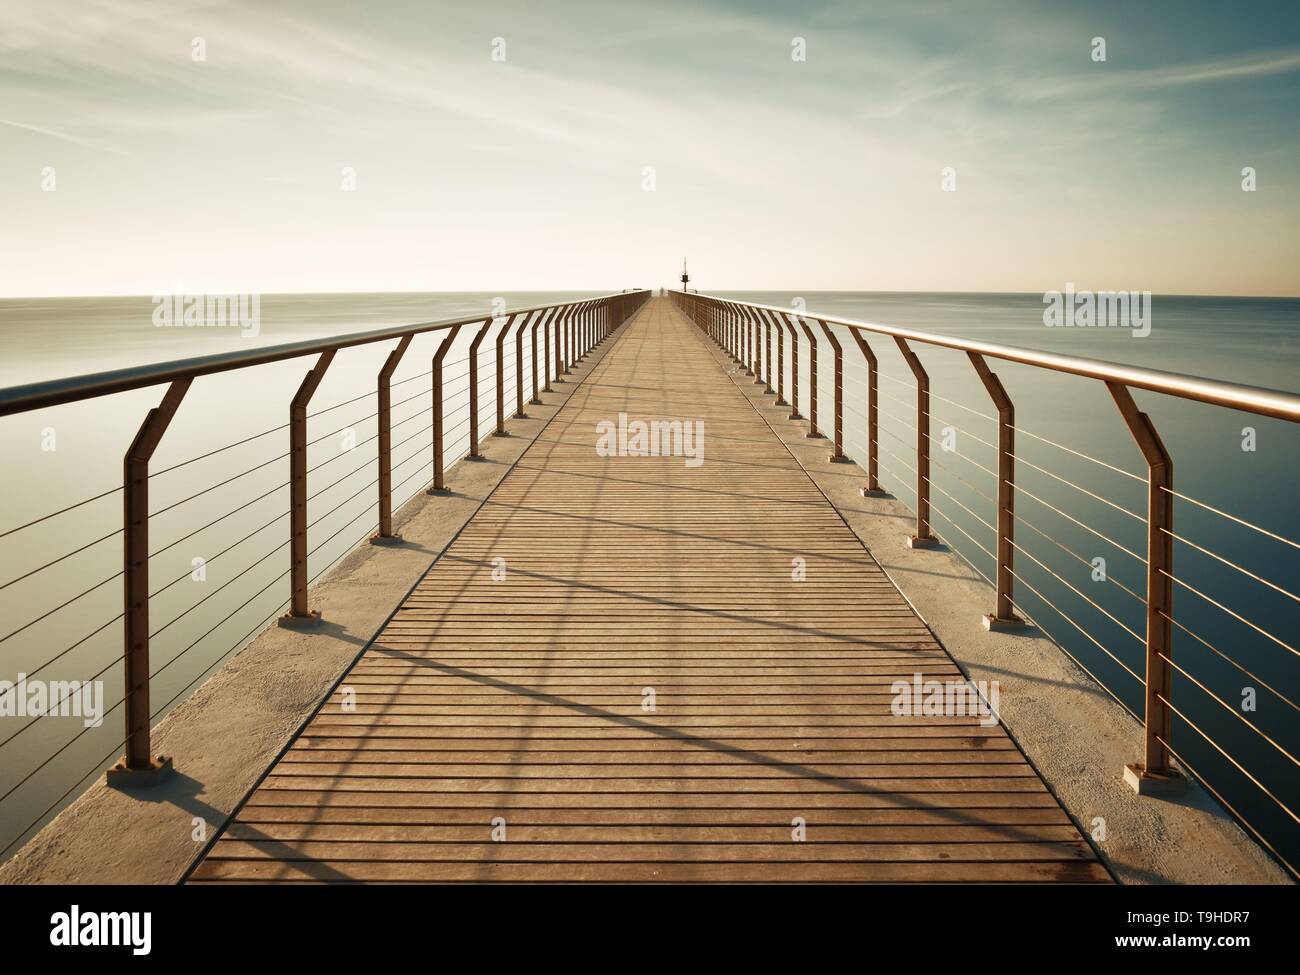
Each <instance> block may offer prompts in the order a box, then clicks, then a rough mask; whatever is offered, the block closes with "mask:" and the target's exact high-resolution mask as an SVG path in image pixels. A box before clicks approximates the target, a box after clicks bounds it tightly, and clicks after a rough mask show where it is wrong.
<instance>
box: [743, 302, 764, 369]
mask: <svg viewBox="0 0 1300 975" xmlns="http://www.w3.org/2000/svg"><path fill="white" fill-rule="evenodd" d="M741 311H742V312H743V313H744V315H745V319H746V320H747V321H748V322H749V327H750V328H752V329H753V330H754V349H753V353H752V358H753V360H754V367H753V376H754V385H755V386H762V385H763V323H762V322H761V321H760V320H759V318H758V316H757V315H755V314H754V310H753V309H752V308H750V307H749V306H747V305H741ZM768 358H769V359H770V358H771V356H768ZM768 388H769V389H771V385H770V384H769V385H768Z"/></svg>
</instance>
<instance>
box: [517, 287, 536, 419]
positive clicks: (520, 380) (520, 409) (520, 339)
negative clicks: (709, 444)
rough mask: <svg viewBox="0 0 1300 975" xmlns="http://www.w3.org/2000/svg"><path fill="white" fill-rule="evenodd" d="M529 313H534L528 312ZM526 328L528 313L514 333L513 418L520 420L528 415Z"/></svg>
mask: <svg viewBox="0 0 1300 975" xmlns="http://www.w3.org/2000/svg"><path fill="white" fill-rule="evenodd" d="M528 314H529V315H532V314H535V313H533V312H529V313H528ZM527 328H528V315H525V316H524V320H523V321H522V322H520V323H519V331H517V332H516V333H515V419H516V420H522V419H524V418H525V417H527V416H528V414H527V413H525V412H524V330H525V329H527Z"/></svg>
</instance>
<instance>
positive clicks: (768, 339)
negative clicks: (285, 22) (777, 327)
mask: <svg viewBox="0 0 1300 975" xmlns="http://www.w3.org/2000/svg"><path fill="white" fill-rule="evenodd" d="M758 314H759V315H760V317H762V320H763V323H764V326H765V328H764V331H763V352H764V354H765V355H766V356H767V364H766V366H765V367H764V370H763V371H764V372H766V373H767V376H766V377H765V382H766V383H767V388H766V389H764V390H763V392H765V393H771V392H773V390H772V322H771V320H770V319H768V318H767V317H766V316H762V313H761V312H760V313H758Z"/></svg>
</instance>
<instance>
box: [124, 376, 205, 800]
mask: <svg viewBox="0 0 1300 975" xmlns="http://www.w3.org/2000/svg"><path fill="white" fill-rule="evenodd" d="M190 382H191V380H189V379H177V380H174V381H173V382H172V384H171V385H170V386H168V387H167V392H166V393H164V394H163V398H162V402H161V403H159V404H158V406H156V407H154V408H153V409H151V410H150V411H149V412H148V413H147V414H146V415H145V418H144V422H143V423H142V424H141V425H140V429H139V431H138V432H137V433H136V435H135V439H134V440H133V441H131V446H130V448H129V449H128V450H127V452H126V455H125V456H124V457H123V459H122V589H123V611H124V626H123V636H124V640H123V643H124V646H123V652H122V661H123V665H124V671H125V672H124V675H123V680H124V686H125V689H126V744H125V748H124V750H123V754H122V757H121V758H120V759H118V760H117V764H115V765H114V766H113V767H112V768H110V769H109V770H108V782H109V784H110V785H124V786H133V785H151V784H153V783H154V782H158V781H160V780H161V779H163V778H166V777H167V776H168V775H169V774H170V773H171V770H172V760H171V758H169V757H167V756H164V755H154V754H152V750H151V741H150V733H149V722H150V713H149V707H150V706H149V459H150V458H151V457H153V452H154V451H155V450H156V449H157V448H158V444H159V442H160V441H161V440H162V437H163V434H164V433H166V432H167V426H168V424H170V423H171V421H172V417H174V416H175V415H176V410H177V409H178V408H179V407H180V405H181V400H182V399H184V398H185V393H186V391H187V390H188V389H189V388H190Z"/></svg>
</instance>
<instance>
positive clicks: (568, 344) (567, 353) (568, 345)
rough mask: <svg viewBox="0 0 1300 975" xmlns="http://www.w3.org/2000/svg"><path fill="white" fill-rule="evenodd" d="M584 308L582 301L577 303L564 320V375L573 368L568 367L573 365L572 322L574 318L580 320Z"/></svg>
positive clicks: (571, 372) (571, 371)
mask: <svg viewBox="0 0 1300 975" xmlns="http://www.w3.org/2000/svg"><path fill="white" fill-rule="evenodd" d="M586 309H587V304H586V303H585V302H584V303H583V304H580V305H578V307H577V308H576V309H575V310H574V312H573V313H572V314H570V315H568V316H567V317H566V318H565V320H564V374H565V375H566V376H570V375H572V374H573V370H572V369H571V368H570V367H571V366H572V365H573V323H574V321H575V320H576V321H581V320H582V314H583V312H584V311H586Z"/></svg>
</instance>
